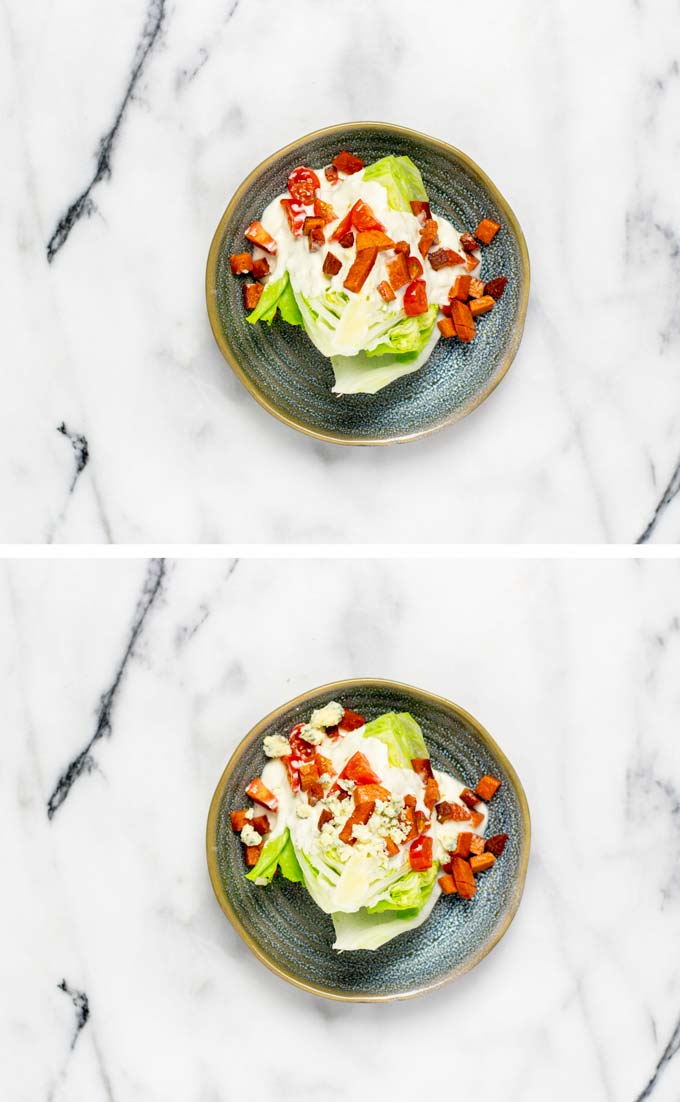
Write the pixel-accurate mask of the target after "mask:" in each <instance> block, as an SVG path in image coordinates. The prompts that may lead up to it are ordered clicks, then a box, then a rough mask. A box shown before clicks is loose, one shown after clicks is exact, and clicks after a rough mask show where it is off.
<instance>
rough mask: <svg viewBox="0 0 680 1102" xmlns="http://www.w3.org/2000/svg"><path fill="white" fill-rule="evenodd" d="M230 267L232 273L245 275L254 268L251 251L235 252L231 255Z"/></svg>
mask: <svg viewBox="0 0 680 1102" xmlns="http://www.w3.org/2000/svg"><path fill="white" fill-rule="evenodd" d="M229 267H230V268H231V274H232V275H245V274H246V272H252V270H253V258H252V256H251V255H250V253H234V255H233V256H230V257H229Z"/></svg>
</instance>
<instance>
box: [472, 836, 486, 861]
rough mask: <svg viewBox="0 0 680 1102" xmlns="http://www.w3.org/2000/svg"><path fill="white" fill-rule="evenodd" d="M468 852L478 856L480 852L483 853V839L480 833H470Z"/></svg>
mask: <svg viewBox="0 0 680 1102" xmlns="http://www.w3.org/2000/svg"><path fill="white" fill-rule="evenodd" d="M470 853H474V854H476V855H477V856H479V854H480V853H484V839H483V838H482V836H481V834H471V835H470Z"/></svg>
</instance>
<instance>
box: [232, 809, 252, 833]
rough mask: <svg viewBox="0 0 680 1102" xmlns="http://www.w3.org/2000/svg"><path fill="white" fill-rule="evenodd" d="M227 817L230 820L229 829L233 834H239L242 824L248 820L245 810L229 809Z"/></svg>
mask: <svg viewBox="0 0 680 1102" xmlns="http://www.w3.org/2000/svg"><path fill="white" fill-rule="evenodd" d="M229 818H230V820H231V829H232V830H233V831H234V833H235V834H240V833H241V831H242V830H243V828H244V826H245V825H246V823H247V822H249V821H250V820H249V819H248V813H247V811H245V810H243V811H230V813H229Z"/></svg>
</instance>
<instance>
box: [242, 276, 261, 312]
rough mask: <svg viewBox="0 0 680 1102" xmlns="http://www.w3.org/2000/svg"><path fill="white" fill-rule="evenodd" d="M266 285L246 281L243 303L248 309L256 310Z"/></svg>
mask: <svg viewBox="0 0 680 1102" xmlns="http://www.w3.org/2000/svg"><path fill="white" fill-rule="evenodd" d="M263 291H264V287H263V286H262V284H261V283H244V284H243V305H244V306H245V308H246V310H254V309H255V307H256V306H257V304H258V302H259V301H260V299H261V298H262V292H263Z"/></svg>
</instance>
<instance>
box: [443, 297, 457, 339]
mask: <svg viewBox="0 0 680 1102" xmlns="http://www.w3.org/2000/svg"><path fill="white" fill-rule="evenodd" d="M439 309H440V310H441V312H442V314H443V315H444V317H445V318H449V319H450V318H451V303H450V302H445V303H444V305H443V306H440V307H439ZM454 333H455V329H454V331H453V333H449V334H447V335H448V336H451V337H452V336H453V335H454Z"/></svg>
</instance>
